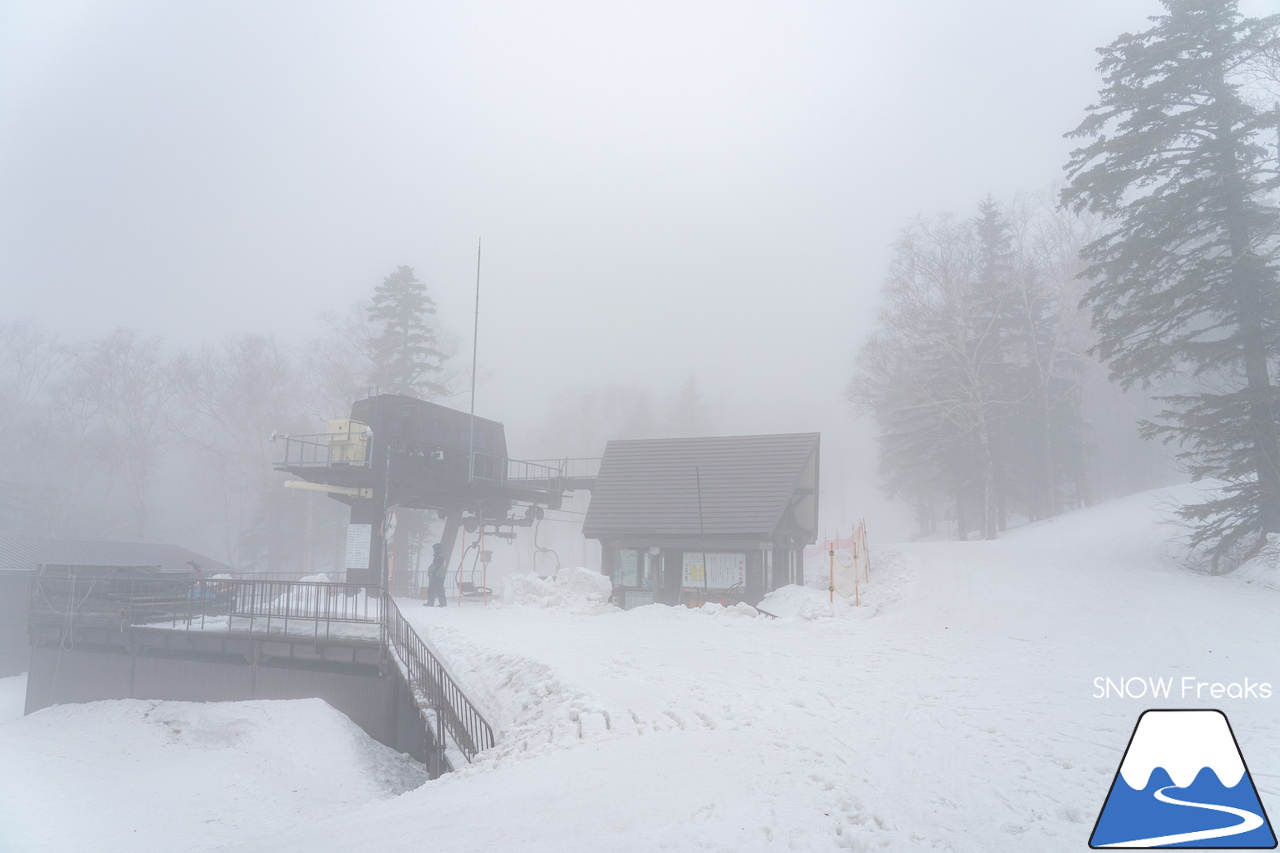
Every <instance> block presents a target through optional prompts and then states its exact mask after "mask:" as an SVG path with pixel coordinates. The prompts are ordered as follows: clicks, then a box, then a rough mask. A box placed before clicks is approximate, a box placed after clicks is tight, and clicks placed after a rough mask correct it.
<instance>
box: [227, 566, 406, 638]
mask: <svg viewBox="0 0 1280 853" xmlns="http://www.w3.org/2000/svg"><path fill="white" fill-rule="evenodd" d="M204 583H205V584H206V585H209V586H210V587H213V588H214V589H215V590H216V589H217V587H216V586H215V585H217V584H222V585H224V586H225V589H223V590H221V592H223V593H225V594H226V595H228V596H229V598H230V602H231V606H230V610H229V612H228V617H229V618H228V619H227V629H228V630H233V629H234V627H233V623H234V622H235V620H236V619H238V618H239V619H248V620H250V623H249V624H250V627H249V630H250V631H254V632H257V631H265V632H266V633H268V634H270V633H273V632H280V633H284V634H291V633H300V632H299V631H298V630H297V629H298V628H301V629H302V631H304V632H305V631H306V630H307V628H308V627H310V628H311V634H312V636H314V637H317V638H319V637H321V636H323V637H324V638H325V639H329V638H330V637H331V636H332V635H333V626H334V624H335V623H337V624H339V625H341V624H353V625H381V624H382V595H381V594H380V593H377V592H375V593H374V594H372V595H371V594H369V593H368V592H366V588H365V587H364V586H361V585H360V584H350V583H315V582H303V581H260V580H233V581H204ZM291 623H292V624H291ZM322 625H323V633H322V631H321V626H322ZM291 627H292V628H294V630H293V631H290V628H291Z"/></svg>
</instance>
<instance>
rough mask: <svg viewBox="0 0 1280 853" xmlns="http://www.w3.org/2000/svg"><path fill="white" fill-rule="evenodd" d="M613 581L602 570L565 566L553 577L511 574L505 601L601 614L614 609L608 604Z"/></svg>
mask: <svg viewBox="0 0 1280 853" xmlns="http://www.w3.org/2000/svg"><path fill="white" fill-rule="evenodd" d="M612 594H613V584H612V583H611V582H610V581H609V579H608V578H607V577H605V576H604V575H602V574H600V572H597V571H592V570H591V569H584V568H582V567H578V568H570V567H568V566H566V567H565V568H562V569H561V570H560V571H559V572H557V573H556V576H555V577H554V578H550V579H546V580H544V579H543V578H540V577H538V576H537V575H535V574H531V573H524V574H514V575H508V576H507V577H506V579H505V580H504V581H503V586H502V601H503V603H504V604H515V605H526V606H534V607H549V608H554V609H556V610H568V611H570V612H573V613H601V612H606V611H609V610H613V609H615V608H614V607H613V606H612V605H610V604H609V596H610V595H612Z"/></svg>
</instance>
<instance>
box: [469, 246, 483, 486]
mask: <svg viewBox="0 0 1280 853" xmlns="http://www.w3.org/2000/svg"><path fill="white" fill-rule="evenodd" d="M480 245H481V239H480V238H477V239H476V324H475V329H474V330H473V331H472V332H471V435H470V438H468V439H467V482H468V483H470V482H472V481H474V480H475V478H476V350H477V346H478V344H479V341H480Z"/></svg>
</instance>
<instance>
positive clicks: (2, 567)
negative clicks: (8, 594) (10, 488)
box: [0, 538, 235, 575]
mask: <svg viewBox="0 0 1280 853" xmlns="http://www.w3.org/2000/svg"><path fill="white" fill-rule="evenodd" d="M188 561H191V562H195V563H198V564H199V566H200V568H201V569H203V570H204V573H205V574H206V575H216V574H223V573H230V572H234V571H235V569H233V568H231V567H230V566H228V565H226V564H225V563H220V562H218V561H217V560H212V559H210V558H208V557H205V556H203V555H201V554H197V553H195V552H194V551H188V550H187V549H186V548H182V547H179V546H178V545H153V544H150V543H146V542H93V541H87V540H77V539H3V538H0V572H6V571H8V572H34V571H35V570H36V568H37V567H38V566H41V565H46V566H156V567H158V568H159V569H160V571H162V572H185V573H190V572H191V566H190V565H188Z"/></svg>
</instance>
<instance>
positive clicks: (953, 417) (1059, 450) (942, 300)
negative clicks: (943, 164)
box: [847, 193, 1174, 539]
mask: <svg viewBox="0 0 1280 853" xmlns="http://www.w3.org/2000/svg"><path fill="white" fill-rule="evenodd" d="M1098 233H1099V232H1098V225H1097V223H1096V221H1094V220H1092V219H1090V218H1089V217H1087V216H1081V215H1076V214H1071V213H1066V212H1063V211H1060V210H1058V209H1057V207H1056V205H1055V204H1054V202H1053V198H1052V197H1051V196H1050V195H1049V194H1047V193H1046V194H1041V195H1027V196H1020V197H1018V198H1016V199H1014V200H1013V201H1010V202H1004V203H1001V202H997V201H995V200H993V199H991V198H988V199H986V200H984V201H982V202H980V203H979V204H978V205H977V209H976V211H975V212H974V213H973V215H971V216H968V217H958V216H954V215H949V214H938V215H934V216H925V217H920V218H918V219H916V220H914V221H912V222H911V223H909V224H908V225H907V226H906V227H905V228H903V229H902V232H901V235H900V237H899V238H898V240H897V242H896V243H895V245H894V247H893V253H892V259H891V262H890V267H889V273H888V276H887V279H886V281H885V284H884V287H883V290H882V294H881V299H882V308H881V311H880V315H879V318H878V327H877V331H876V332H875V334H874V335H873V336H872V337H871V338H870V339H869V340H868V341H867V343H866V344H865V345H864V346H863V347H862V349H861V350H860V352H859V354H858V358H857V361H856V364H855V370H854V375H853V377H852V379H851V380H850V383H849V386H848V391H847V395H848V398H849V399H850V401H851V402H853V403H854V404H855V406H856V407H857V408H858V409H859V410H860V411H862V412H868V413H871V414H873V415H874V417H875V419H876V422H877V424H878V425H879V428H880V448H879V454H880V470H881V475H882V478H883V485H884V486H885V488H886V489H887V491H888V492H889V493H890V494H892V495H894V496H896V497H899V498H901V499H903V500H905V501H906V502H907V503H908V504H910V505H911V507H912V508H913V510H914V512H915V514H916V518H917V520H918V524H919V531H920V534H921V535H930V534H933V533H937V532H942V531H946V532H949V533H952V534H953V535H956V536H958V537H959V538H962V539H964V538H969V536H970V535H977V536H981V537H984V538H994V537H995V536H996V535H997V533H998V532H999V531H1000V530H1003V529H1004V528H1006V527H1007V526H1008V525H1010V524H1013V523H1019V522H1022V521H1025V520H1036V519H1042V518H1046V517H1049V516H1053V515H1055V514H1057V513H1059V512H1062V511H1063V510H1066V509H1071V508H1075V507H1079V506H1082V505H1086V504H1089V503H1092V502H1095V501H1098V500H1103V499H1106V498H1110V497H1116V496H1119V495H1123V494H1128V493H1131V492H1133V491H1137V490H1140V489H1144V488H1151V487H1154V486H1156V485H1160V484H1162V483H1165V482H1169V481H1170V480H1171V479H1172V477H1173V476H1174V474H1173V471H1174V468H1173V466H1172V465H1171V464H1169V460H1168V459H1167V457H1166V455H1165V454H1164V453H1162V449H1161V448H1160V447H1159V446H1156V445H1153V444H1149V443H1146V442H1143V441H1141V440H1140V438H1139V435H1138V428H1137V422H1138V421H1139V420H1141V419H1144V418H1147V417H1150V416H1152V415H1153V414H1155V412H1156V411H1157V408H1158V407H1157V406H1156V405H1155V404H1153V402H1152V401H1151V399H1150V397H1148V396H1147V395H1145V394H1140V393H1137V392H1130V393H1123V392H1121V391H1119V390H1118V389H1117V388H1115V387H1114V386H1113V385H1111V384H1110V383H1109V382H1108V379H1107V371H1106V369H1105V367H1104V366H1103V365H1101V364H1100V363H1099V362H1098V361H1097V360H1096V359H1095V358H1093V357H1091V356H1090V355H1089V354H1088V350H1089V348H1090V347H1091V346H1092V345H1093V343H1094V342H1095V339H1094V336H1093V333H1092V332H1091V331H1090V327H1089V318H1088V315H1087V312H1083V311H1081V310H1080V308H1079V304H1080V299H1081V296H1082V295H1083V290H1084V283H1082V282H1081V281H1079V280H1078V279H1077V277H1076V276H1077V274H1078V273H1079V272H1080V270H1081V268H1082V264H1081V261H1080V260H1079V258H1080V250H1081V248H1082V247H1083V246H1085V245H1087V244H1088V243H1089V242H1090V241H1091V240H1093V239H1096V237H1097V234H1098Z"/></svg>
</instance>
